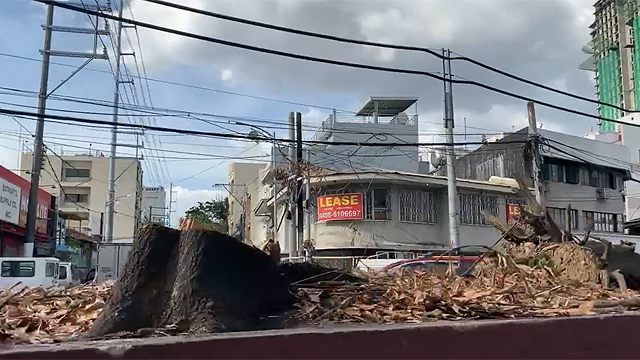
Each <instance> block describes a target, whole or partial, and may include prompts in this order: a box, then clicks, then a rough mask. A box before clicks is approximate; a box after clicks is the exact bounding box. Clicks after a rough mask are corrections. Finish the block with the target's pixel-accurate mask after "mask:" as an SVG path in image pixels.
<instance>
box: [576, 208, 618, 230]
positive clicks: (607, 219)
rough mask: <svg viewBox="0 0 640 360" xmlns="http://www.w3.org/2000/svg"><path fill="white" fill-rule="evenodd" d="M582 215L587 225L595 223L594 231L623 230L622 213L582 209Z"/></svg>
mask: <svg viewBox="0 0 640 360" xmlns="http://www.w3.org/2000/svg"><path fill="white" fill-rule="evenodd" d="M582 217H583V219H584V222H585V224H586V225H587V226H589V227H590V226H591V224H593V231H598V232H622V231H623V226H622V225H623V222H622V214H609V213H601V212H595V211H582Z"/></svg>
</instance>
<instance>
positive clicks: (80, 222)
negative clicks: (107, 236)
mask: <svg viewBox="0 0 640 360" xmlns="http://www.w3.org/2000/svg"><path fill="white" fill-rule="evenodd" d="M32 162H33V154H32V153H23V154H22V156H21V161H20V168H21V175H22V176H23V177H26V178H28V177H29V176H30V175H29V172H30V170H31V164H32ZM108 179H109V158H108V157H105V156H104V155H103V154H102V153H101V152H94V153H81V154H74V153H71V154H70V153H63V154H61V155H60V156H56V155H54V154H47V155H46V157H45V159H44V167H43V171H42V175H41V178H40V184H41V186H42V187H43V188H47V187H53V189H52V190H53V192H55V194H56V196H57V197H58V199H59V203H58V210H59V216H60V217H61V218H64V219H66V228H67V229H74V230H77V231H79V232H81V233H84V234H87V235H102V234H103V228H104V221H105V210H106V207H107V205H108V203H107V200H108ZM114 207H115V214H114V229H113V242H122V243H132V242H133V239H135V236H136V234H137V232H138V229H139V228H140V226H141V220H142V166H141V162H140V159H137V158H133V157H119V158H117V159H116V181H115V204H114Z"/></svg>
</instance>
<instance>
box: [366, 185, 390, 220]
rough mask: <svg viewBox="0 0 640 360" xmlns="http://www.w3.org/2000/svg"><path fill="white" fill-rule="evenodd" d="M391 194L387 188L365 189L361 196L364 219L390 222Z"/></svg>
mask: <svg viewBox="0 0 640 360" xmlns="http://www.w3.org/2000/svg"><path fill="white" fill-rule="evenodd" d="M390 198H391V194H390V191H389V189H387V188H371V189H367V191H365V192H364V194H363V196H362V202H363V209H362V210H363V211H364V214H363V215H364V216H363V217H364V219H366V220H391V206H390V204H391V199H390Z"/></svg>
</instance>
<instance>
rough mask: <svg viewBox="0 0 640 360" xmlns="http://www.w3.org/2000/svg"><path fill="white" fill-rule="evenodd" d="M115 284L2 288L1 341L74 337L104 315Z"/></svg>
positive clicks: (39, 340) (0, 291)
mask: <svg viewBox="0 0 640 360" xmlns="http://www.w3.org/2000/svg"><path fill="white" fill-rule="evenodd" d="M110 293H111V284H108V283H107V284H104V285H81V286H75V287H68V288H61V287H57V288H49V289H44V288H40V287H34V288H29V287H25V288H22V289H21V290H18V291H16V290H15V289H9V288H5V289H0V340H10V341H15V342H27V343H37V342H43V341H55V340H61V339H70V338H74V337H76V336H77V335H79V334H81V333H83V332H85V331H87V330H88V329H89V328H90V327H91V325H92V324H93V321H94V320H95V319H96V318H97V317H98V315H100V312H101V311H102V309H103V307H104V306H105V302H106V301H107V300H108V298H109V296H110Z"/></svg>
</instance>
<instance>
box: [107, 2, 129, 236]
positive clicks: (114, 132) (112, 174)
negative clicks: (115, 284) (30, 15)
mask: <svg viewBox="0 0 640 360" xmlns="http://www.w3.org/2000/svg"><path fill="white" fill-rule="evenodd" d="M123 8H124V1H123V0H120V8H119V9H118V18H119V19H120V20H122V12H123V10H124V9H123ZM115 57H116V58H115V62H116V64H115V75H114V76H115V91H114V94H113V119H112V121H113V123H114V125H113V127H112V128H111V151H110V157H109V194H108V196H107V201H108V202H109V207H108V208H107V229H106V230H107V231H106V234H105V235H106V240H107V242H108V243H110V242H112V241H113V223H114V219H113V218H114V215H115V206H114V201H113V199H114V198H115V196H116V189H115V179H116V148H117V143H118V125H117V123H118V110H119V105H120V58H121V57H122V21H119V22H118V25H117V30H116V53H115Z"/></svg>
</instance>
